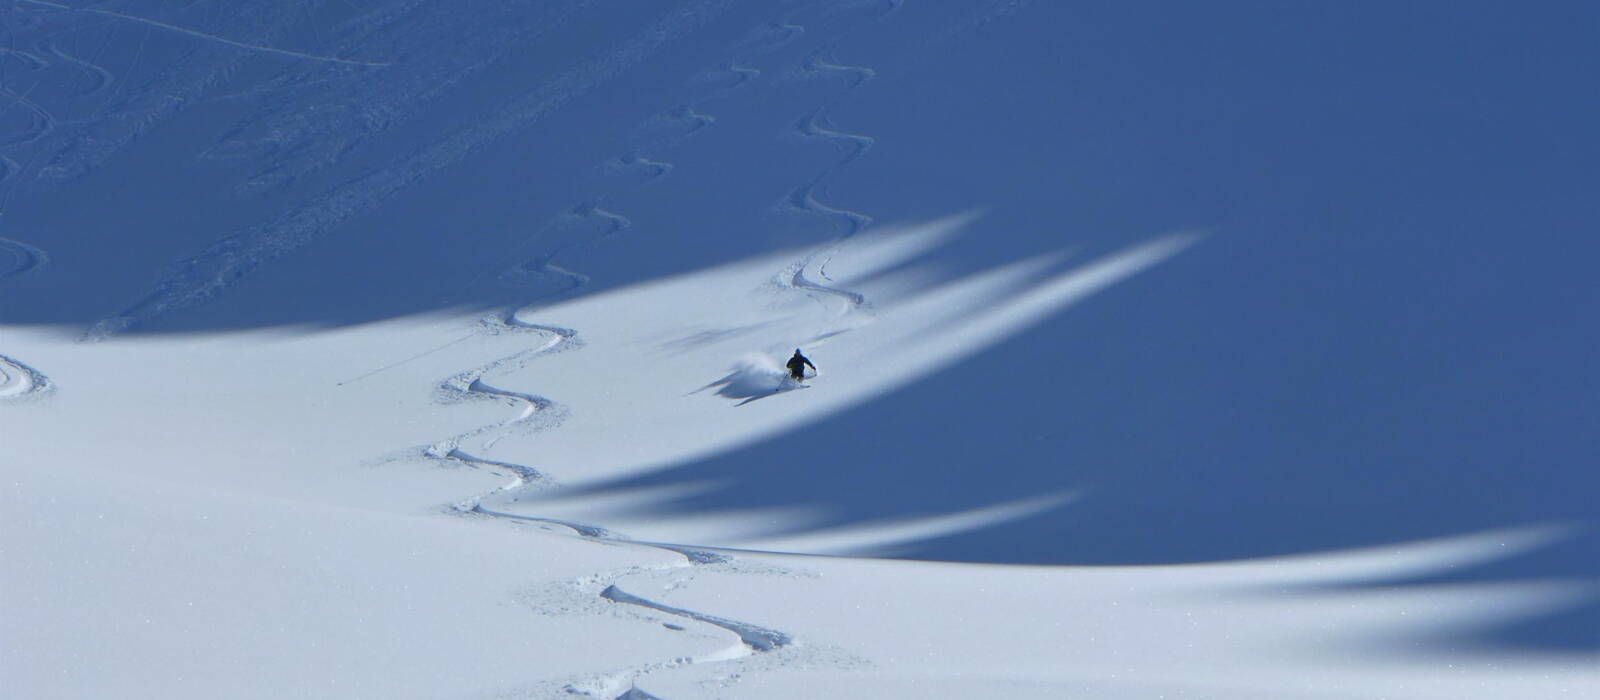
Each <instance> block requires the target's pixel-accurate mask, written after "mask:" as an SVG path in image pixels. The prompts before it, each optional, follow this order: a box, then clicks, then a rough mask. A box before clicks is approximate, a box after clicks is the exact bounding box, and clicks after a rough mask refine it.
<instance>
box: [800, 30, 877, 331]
mask: <svg viewBox="0 0 1600 700" xmlns="http://www.w3.org/2000/svg"><path fill="white" fill-rule="evenodd" d="M902 4H903V2H901V0H889V1H888V2H887V3H886V9H885V10H883V11H882V12H879V13H877V14H876V15H875V16H873V17H872V18H871V19H869V20H868V21H867V22H865V23H863V24H861V25H859V26H857V27H855V28H854V29H852V30H850V31H846V32H843V33H841V34H840V35H839V36H836V37H834V38H833V39H832V40H831V41H829V42H827V43H826V44H825V45H823V46H822V47H820V48H817V49H815V50H813V51H811V52H810V53H808V54H806V57H805V58H804V59H802V61H801V70H802V73H803V74H805V75H810V76H819V77H820V76H824V75H829V74H838V75H844V76H847V77H849V78H850V82H849V84H848V86H847V87H846V88H845V89H844V92H843V93H842V94H841V95H839V96H838V97H835V98H834V99H832V100H830V101H828V102H827V103H825V104H823V105H820V106H818V107H817V108H815V109H813V110H811V111H810V112H808V113H806V114H805V115H804V116H802V117H801V118H800V119H799V120H797V121H796V123H795V127H794V129H795V132H796V133H798V134H799V135H800V136H802V137H805V138H811V139H821V140H825V141H830V142H832V143H835V144H838V145H842V146H843V147H844V155H843V156H842V157H841V158H840V159H839V160H837V161H835V162H834V163H833V164H832V165H829V166H828V167H826V168H824V169H823V170H822V172H819V173H817V175H816V176H814V177H812V178H811V179H810V180H807V181H806V182H805V183H803V184H801V185H800V186H799V187H796V188H795V189H794V190H792V191H790V193H789V195H788V196H787V197H785V198H784V200H783V201H782V202H781V203H780V205H779V208H780V209H781V210H785V211H790V212H795V213H799V214H803V215H807V216H820V217H823V218H826V219H829V220H831V221H833V222H834V223H835V228H836V230H837V231H838V233H837V235H836V237H835V238H834V241H833V243H832V244H831V245H829V246H828V247H825V248H822V249H819V250H817V251H815V252H813V253H811V254H809V255H807V256H806V257H804V258H802V259H800V260H798V261H796V262H795V263H793V264H792V265H790V266H789V267H788V268H786V269H785V270H784V271H783V272H782V273H780V274H779V275H778V276H777V277H776V278H775V279H774V281H775V282H776V283H777V284H778V286H780V287H783V288H786V289H792V290H795V291H799V292H801V293H804V294H806V295H807V296H810V297H811V298H813V299H816V300H817V302H818V303H822V298H823V297H833V298H837V299H840V300H842V301H843V302H844V305H843V306H842V307H841V309H840V311H839V315H840V316H848V315H850V314H852V313H857V312H870V311H871V304H870V303H869V302H868V301H867V299H866V297H865V296H863V295H862V294H860V293H858V292H855V291H851V290H848V289H841V288H838V287H835V286H831V285H828V284H825V283H824V282H819V281H818V280H816V279H813V278H812V277H811V276H810V275H809V274H807V273H808V271H810V270H815V272H816V275H817V277H819V278H821V279H822V280H824V281H827V282H831V281H832V279H831V278H830V277H828V263H829V262H831V261H832V260H833V257H834V255H835V254H836V253H837V252H838V250H839V248H840V246H842V245H844V243H845V242H846V241H848V240H849V239H851V238H853V237H854V236H855V235H856V234H859V233H861V232H862V231H864V230H866V229H867V228H870V227H871V226H872V223H873V219H872V217H871V216H868V215H867V214H864V213H862V212H859V211H854V210H851V209H845V208H843V207H837V206H832V205H829V204H827V203H825V202H823V201H822V200H821V198H820V197H819V195H820V194H821V193H822V192H825V191H826V189H827V186H828V183H829V182H831V181H832V180H833V179H834V178H835V177H836V176H837V175H838V173H839V172H840V171H842V170H844V169H845V168H847V167H849V166H850V164H851V163H854V162H855V161H857V160H859V159H860V158H861V157H862V156H864V155H866V153H867V151H868V150H870V149H871V148H872V145H873V144H874V143H875V142H876V140H875V139H874V138H873V137H871V136H868V135H865V134H854V133H849V132H845V131H841V130H839V129H836V128H834V127H833V126H832V125H831V124H830V123H829V121H828V113H829V112H830V111H832V110H833V108H834V107H836V106H837V105H839V104H840V103H842V102H844V101H845V100H846V99H848V98H849V97H850V96H851V95H853V94H854V93H855V92H856V91H857V90H859V89H860V88H861V87H862V86H863V85H865V84H867V82H868V81H870V80H871V79H872V78H873V77H875V76H876V75H877V71H875V70H873V69H872V68H869V67H866V66H854V65H846V64H843V63H838V62H836V61H833V60H829V59H828V58H826V57H827V56H830V55H831V54H832V53H833V51H834V50H835V49H836V48H837V47H838V46H839V44H840V43H842V42H843V41H844V39H845V38H847V37H848V36H849V35H850V34H853V33H854V32H855V31H857V30H860V29H861V28H862V27H867V26H872V25H875V24H878V23H879V22H882V21H884V20H885V19H887V18H888V17H889V16H890V15H893V14H894V13H895V12H897V11H899V9H900V7H901V6H902ZM838 7H843V6H838ZM803 9H808V8H803ZM797 12H798V10H797ZM783 24H786V25H793V24H794V22H793V21H792V18H790V19H785V20H784V22H783ZM802 29H803V28H802ZM824 306H826V304H824Z"/></svg>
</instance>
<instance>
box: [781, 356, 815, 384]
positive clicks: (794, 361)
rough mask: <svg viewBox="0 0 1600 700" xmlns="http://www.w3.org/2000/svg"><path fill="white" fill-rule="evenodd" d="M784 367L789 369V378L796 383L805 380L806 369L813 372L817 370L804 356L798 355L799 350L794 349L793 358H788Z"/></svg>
mask: <svg viewBox="0 0 1600 700" xmlns="http://www.w3.org/2000/svg"><path fill="white" fill-rule="evenodd" d="M786 366H787V367H788V368H789V376H791V377H794V380H795V381H796V382H798V381H800V380H802V379H805V378H806V367H810V368H811V369H813V370H815V369H816V368H817V366H816V365H813V364H811V360H808V359H806V356H805V355H802V354H800V348H795V349H794V357H791V358H789V362H788V364H787V365H786Z"/></svg>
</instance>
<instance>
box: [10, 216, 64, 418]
mask: <svg viewBox="0 0 1600 700" xmlns="http://www.w3.org/2000/svg"><path fill="white" fill-rule="evenodd" d="M6 258H10V259H11V260H12V262H11V264H10V266H9V267H0V282H4V281H6V280H8V279H14V278H17V277H23V276H25V275H31V274H35V273H37V272H39V271H40V270H43V269H44V268H45V267H46V266H48V265H49V264H50V256H49V255H46V254H45V252H44V251H43V250H40V249H38V248H36V247H34V246H31V245H28V244H26V243H23V242H21V241H15V240H12V239H10V238H0V264H4V261H5V260H6ZM54 390H55V384H54V383H53V382H51V381H50V378H49V377H47V376H45V374H44V373H43V372H40V371H39V370H36V369H34V368H32V367H29V366H28V365H26V364H24V363H23V362H22V361H20V360H16V359H13V358H10V357H7V356H5V355H0V403H11V402H16V401H21V400H23V399H25V398H29V397H38V396H43V395H45V394H48V393H50V392H52V391H54Z"/></svg>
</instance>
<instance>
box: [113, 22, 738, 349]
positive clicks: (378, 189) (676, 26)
mask: <svg viewBox="0 0 1600 700" xmlns="http://www.w3.org/2000/svg"><path fill="white" fill-rule="evenodd" d="M730 2H731V0H692V1H691V2H687V3H685V4H684V5H682V6H680V7H679V9H678V10H677V11H675V12H672V13H670V14H669V15H668V16H666V17H664V18H662V19H659V20H657V21H656V22H654V23H652V24H651V25H650V26H648V27H646V28H644V29H643V30H641V31H640V32H639V33H637V34H636V35H634V36H633V37H631V38H630V39H628V40H626V41H623V42H622V43H620V44H618V45H616V46H613V47H611V48H610V49H608V50H607V51H605V52H604V53H603V54H602V55H600V56H598V57H595V58H591V59H588V60H585V61H583V62H581V63H580V64H579V65H577V66H575V67H573V68H572V69H570V70H568V71H566V72H565V73H563V74H561V75H560V76H557V77H556V78H554V79H553V80H551V81H549V82H546V83H544V84H542V85H539V86H538V87H536V88H535V89H534V90H532V91H531V92H529V93H528V94H526V95H525V96H523V97H522V98H520V99H518V100H516V101H514V102H513V103H512V104H511V105H510V106H508V107H506V108H504V109H502V110H500V112H498V113H497V114H495V115H492V116H490V117H487V118H485V119H482V120H478V121H475V122H473V123H471V124H469V125H467V126H464V127H462V128H461V129H458V130H457V131H454V132H452V133H451V134H449V135H448V136H446V137H444V138H443V139H441V140H438V141H435V142H434V143H433V144H431V145H429V146H427V147H424V148H421V149H418V150H417V151H414V152H413V153H412V154H411V155H409V156H406V157H404V158H402V159H400V160H399V161H397V162H395V163H391V164H389V165H388V166H386V167H382V168H378V169H376V170H373V171H372V172H370V173H368V174H367V175H365V176H362V177H359V178H356V179H355V180H352V181H349V182H347V183H345V184H343V185H340V186H338V187H335V188H333V189H331V190H329V191H327V192H325V193H324V194H322V195H320V196H317V197H314V198H312V199H311V200H310V201H309V202H308V203H307V204H305V205H303V206H301V207H298V208H296V209H294V210H291V211H289V212H287V213H285V214H283V215H281V216H279V217H277V218H275V219H273V220H270V221H267V222H263V223H260V224H256V225H254V226H250V227H247V228H245V229H242V230H240V231H238V232H235V233H234V234H232V235H229V236H227V237H226V238H223V239H222V240H220V241H218V242H216V243H214V244H212V245H211V246H209V247H207V248H206V249H205V250H202V251H201V252H199V253H197V254H195V255H193V256H190V257H188V258H185V259H183V260H180V261H178V262H177V263H176V264H174V265H172V266H171V267H170V268H169V269H168V270H167V271H166V272H165V273H164V274H163V275H162V276H161V277H160V279H159V280H158V281H157V282H156V284H155V288H154V290H152V291H151V292H150V293H148V294H147V295H146V296H144V297H143V298H141V299H139V300H138V301H136V302H134V303H133V304H131V305H129V306H127V307H125V308H123V309H122V310H121V311H119V312H117V313H115V314H113V315H111V316H109V317H107V318H105V319H102V320H101V321H99V322H97V323H95V324H94V325H93V326H91V327H90V329H89V330H88V331H87V332H86V333H85V334H84V339H85V340H87V341H97V340H102V339H105V338H108V337H111V336H113V335H116V334H118V333H122V332H124V331H127V330H129V329H131V328H135V327H137V326H138V325H140V324H142V323H146V322H148V321H150V320H151V319H154V318H156V317H159V316H162V315H165V314H169V313H172V312H175V311H179V310H182V309H187V308H191V307H194V306H198V305H200V304H204V303H206V302H209V301H211V300H212V299H215V298H216V297H217V296H218V295H220V294H223V293H225V292H227V291H228V290H229V289H231V288H232V287H233V285H235V284H238V282H239V281H240V280H242V279H244V278H246V277H249V276H250V275H252V274H254V273H255V271H256V270H258V269H259V268H260V267H261V266H263V265H265V264H268V263H271V262H273V261H276V260H278V259H280V258H282V257H283V256H285V255H288V254H289V253H292V252H294V251H296V250H299V249H300V248H303V247H305V246H306V245H307V244H309V243H311V242H312V241H315V240H317V239H319V238H321V237H322V236H325V235H327V234H328V233H329V232H330V231H332V230H333V229H334V228H335V227H337V226H338V225H339V224H341V223H343V222H345V221H346V220H348V219H350V218H351V217H353V216H356V215H357V214H360V213H362V212H365V211H367V210H369V209H371V208H372V207H373V206H375V205H377V204H378V203H380V202H384V201H387V200H388V199H390V198H392V197H394V196H395V195H396V194H398V193H400V192H403V191H405V190H407V189H409V188H410V187H412V186H413V185H415V184H417V183H419V182H421V181H423V180H425V179H426V178H428V177H430V176H432V175H434V174H435V173H438V172H439V171H441V170H444V169H445V168H448V167H450V166H452V165H454V164H456V163H458V162H460V161H461V160H462V159H463V158H465V157H466V156H467V155H468V154H470V153H473V152H476V151H477V150H479V149H481V148H483V147H484V146H486V145H488V144H489V143H491V142H493V141H495V140H498V139H500V138H502V137H505V136H507V135H509V134H511V133H514V132H516V131H519V130H521V129H524V128H527V127H529V126H531V125H533V124H536V123H538V122H539V121H540V120H542V119H544V118H545V117H546V116H548V115H549V114H550V113H552V112H554V111H555V110H556V109H558V108H560V107H561V106H563V105H565V104H566V103H567V102H569V101H571V100H572V99H574V98H576V97H577V96H579V95H582V94H584V93H587V92H588V91H590V90H592V89H594V88H595V87H597V86H599V85H601V84H603V83H605V82H607V81H609V80H610V79H612V78H613V77H615V76H616V75H618V74H619V73H621V72H622V71H623V70H625V69H626V68H628V67H630V66H632V65H634V64H636V63H638V62H639V61H641V60H644V59H645V58H647V57H649V56H650V55H652V54H654V53H655V52H656V51H658V50H659V49H660V48H661V47H663V46H665V45H666V44H667V43H669V42H672V41H675V40H677V39H679V38H682V37H683V36H684V35H686V34H688V33H689V32H690V31H691V30H693V29H695V28H697V27H699V26H700V25H701V24H704V23H705V22H707V21H710V20H711V19H712V18H713V17H715V16H717V15H718V14H720V13H721V12H722V11H724V10H725V9H727V7H728V6H729V5H730Z"/></svg>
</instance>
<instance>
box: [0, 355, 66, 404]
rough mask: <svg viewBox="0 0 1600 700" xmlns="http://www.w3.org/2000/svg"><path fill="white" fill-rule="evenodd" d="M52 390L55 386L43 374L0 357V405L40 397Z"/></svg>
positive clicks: (16, 361) (15, 361)
mask: <svg viewBox="0 0 1600 700" xmlns="http://www.w3.org/2000/svg"><path fill="white" fill-rule="evenodd" d="M54 390H55V384H53V383H51V381H50V378H49V377H46V376H45V375H44V373H42V372H40V371H39V370H36V369H34V368H32V367H29V366H27V365H25V364H23V363H22V362H20V361H18V360H14V359H12V358H9V357H6V356H5V355H0V403H9V402H14V401H20V400H22V399H25V398H29V397H37V396H42V395H44V394H48V393H50V392H51V391H54Z"/></svg>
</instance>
